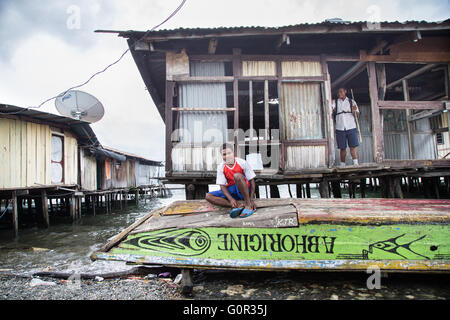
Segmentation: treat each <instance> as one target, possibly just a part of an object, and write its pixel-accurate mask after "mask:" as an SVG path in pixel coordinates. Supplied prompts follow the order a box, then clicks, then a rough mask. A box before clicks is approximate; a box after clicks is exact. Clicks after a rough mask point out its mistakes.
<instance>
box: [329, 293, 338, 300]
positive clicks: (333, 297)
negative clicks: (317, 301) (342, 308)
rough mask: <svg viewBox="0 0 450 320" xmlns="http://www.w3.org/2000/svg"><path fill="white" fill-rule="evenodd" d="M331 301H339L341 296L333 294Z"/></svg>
mask: <svg viewBox="0 0 450 320" xmlns="http://www.w3.org/2000/svg"><path fill="white" fill-rule="evenodd" d="M330 300H339V296H338V295H337V294H332V295H331V297H330Z"/></svg>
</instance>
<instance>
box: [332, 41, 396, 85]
mask: <svg viewBox="0 0 450 320" xmlns="http://www.w3.org/2000/svg"><path fill="white" fill-rule="evenodd" d="M387 44H388V43H387V41H384V40H383V41H381V42H380V43H379V44H378V45H377V46H375V47H374V48H373V49H372V50H370V51H369V54H371V55H372V54H377V53H378V52H380V51H381V50H383V49H384V48H385V47H386V46H387ZM365 66H366V62H365V61H358V62H357V63H355V64H354V65H353V66H352V67H351V68H350V69H348V70H347V71H346V72H344V74H342V75H341V76H340V77H339V78H337V79H336V80H335V81H333V83H332V85H331V88H332V90H335V89H336V88H337V87H338V86H341V85H344V84H345V83H347V82H348V81H350V80H351V79H353V78H354V77H356V76H357V75H358V74H360V73H361V72H363V71H364V68H365Z"/></svg>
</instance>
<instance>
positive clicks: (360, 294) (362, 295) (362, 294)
mask: <svg viewBox="0 0 450 320" xmlns="http://www.w3.org/2000/svg"><path fill="white" fill-rule="evenodd" d="M358 296H360V297H363V298H367V297H368V296H370V294H367V293H362V292H360V293H358Z"/></svg>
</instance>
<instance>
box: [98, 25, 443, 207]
mask: <svg viewBox="0 0 450 320" xmlns="http://www.w3.org/2000/svg"><path fill="white" fill-rule="evenodd" d="M98 32H108V33H117V34H118V35H119V36H121V37H124V38H126V39H128V44H129V47H130V50H131V53H132V54H133V57H134V59H135V62H136V65H137V67H138V69H139V71H140V73H141V76H142V78H143V80H144V82H145V84H146V86H147V89H148V92H149V93H150V95H151V97H152V99H153V101H154V103H155V105H156V107H157V110H158V111H159V113H160V115H161V117H162V119H163V120H164V121H165V124H166V139H167V140H166V162H165V164H166V168H165V170H166V178H167V180H169V181H171V182H178V183H184V184H186V186H188V185H189V186H190V187H189V188H187V189H188V190H191V191H193V192H188V198H189V197H190V198H197V197H203V195H204V192H205V191H206V190H207V187H208V184H213V183H214V182H215V168H216V161H217V160H220V145H221V143H223V142H225V141H227V142H231V143H234V145H235V147H236V149H237V155H238V156H240V157H242V158H246V157H247V158H249V159H255V158H256V160H259V159H260V160H261V162H262V165H263V167H262V168H260V169H261V170H258V171H257V182H258V183H259V184H260V185H264V184H266V185H267V184H270V185H272V186H273V185H276V184H286V183H296V184H298V185H299V184H302V183H309V182H319V183H320V184H321V188H320V189H321V195H322V196H323V197H328V196H329V195H330V191H329V182H333V181H337V182H339V181H342V180H355V181H357V182H361V183H365V181H366V180H365V178H372V177H377V178H379V179H380V181H381V183H382V187H383V190H384V195H385V196H402V195H401V192H398V191H399V189H398V188H397V187H396V185H397V184H398V178H399V177H408V178H411V179H416V178H418V177H421V180H423V179H434V180H433V181H434V183H440V177H446V180H445V181H446V186H447V189H448V188H449V180H448V176H449V175H450V159H449V157H448V154H446V152H445V151H446V150H443V149H445V148H443V147H442V146H441V147H439V146H440V144H441V143H442V139H441V138H442V136H444V143H448V142H445V141H448V130H449V126H448V116H449V113H448V112H447V111H448V109H449V108H450V105H449V103H448V99H449V98H448V97H449V62H450V41H449V40H450V20H446V21H443V22H416V21H410V22H406V23H400V22H381V23H370V22H354V23H350V22H343V21H325V22H323V23H316V24H299V25H293V26H286V27H274V28H266V27H235V28H209V29H208V28H197V29H185V28H182V29H181V28H180V29H174V30H160V31H152V32H139V31H101V30H100V31H98ZM340 86H346V87H347V88H349V89H352V90H349V92H348V94H349V95H350V96H351V94H354V98H355V100H356V101H357V103H358V104H359V106H360V109H361V116H360V125H361V131H362V132H361V133H362V142H361V147H360V148H359V151H358V152H359V158H360V162H361V165H360V166H357V167H355V166H348V167H347V168H343V169H341V168H335V164H336V162H337V161H336V158H337V157H338V155H337V148H336V144H335V133H334V131H335V130H334V123H333V120H332V116H331V112H332V100H333V98H334V96H335V92H336V90H337V89H338V88H339V87H340ZM211 129H214V131H211ZM230 130H231V131H230ZM439 150H440V151H439ZM258 158H259V159H258ZM347 160H348V163H349V164H350V163H351V161H350V159H347ZM391 178H392V179H391ZM422 178H423V179H422ZM370 181H371V180H370ZM395 181H397V182H395ZM411 181H412V180H411ZM424 181H425V180H424ZM422 182H423V181H422ZM424 185H425V183H424ZM275 188H276V187H275ZM275 188H271V189H272V190H274V191H275V192H274V193H275V194H276V193H277V192H276V190H275ZM361 188H363V186H361ZM195 190H196V191H195ZM336 190H337V189H336ZM396 190H397V191H396ZM339 193H340V192H336V195H337V196H339V195H338V194H339ZM437 196H439V195H438V194H437Z"/></svg>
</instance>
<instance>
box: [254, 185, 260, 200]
mask: <svg viewBox="0 0 450 320" xmlns="http://www.w3.org/2000/svg"><path fill="white" fill-rule="evenodd" d="M255 197H256V199H259V197H260V195H259V186H258V185H257V184H256V185H255Z"/></svg>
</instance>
